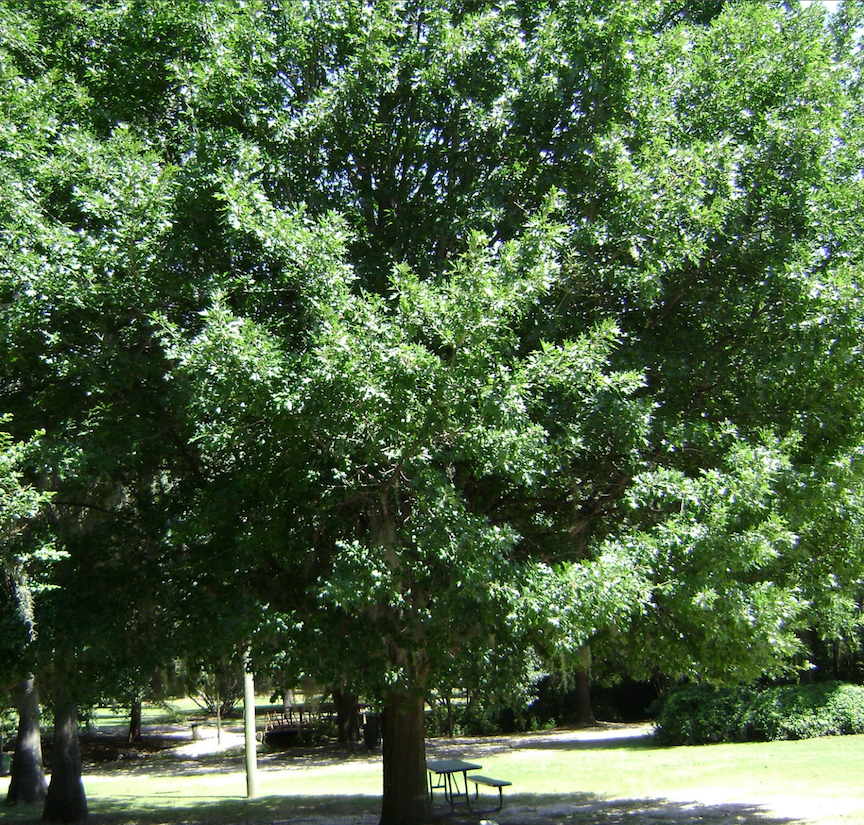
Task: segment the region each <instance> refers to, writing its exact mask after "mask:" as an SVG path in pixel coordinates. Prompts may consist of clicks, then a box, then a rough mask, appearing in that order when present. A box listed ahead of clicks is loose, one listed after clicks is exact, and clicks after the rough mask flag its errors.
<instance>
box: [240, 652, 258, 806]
mask: <svg viewBox="0 0 864 825" xmlns="http://www.w3.org/2000/svg"><path fill="white" fill-rule="evenodd" d="M243 737H244V743H245V754H246V796H247V797H248V798H249V799H254V798H255V797H256V796H258V778H257V777H258V740H257V739H256V738H255V675H254V673H253V672H252V650H251V648H247V650H246V653H245V655H244V656H243Z"/></svg>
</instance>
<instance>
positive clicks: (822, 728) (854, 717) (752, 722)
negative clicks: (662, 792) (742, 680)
mask: <svg viewBox="0 0 864 825" xmlns="http://www.w3.org/2000/svg"><path fill="white" fill-rule="evenodd" d="M853 733H864V687H862V686H860V685H851V684H844V683H841V682H822V683H818V684H801V685H784V686H781V687H773V688H765V689H764V690H755V689H750V688H743V687H742V688H715V687H713V686H711V685H700V686H698V687H692V688H687V689H684V690H680V691H678V692H676V693H673V694H672V695H671V696H670V697H669V700H668V701H667V702H666V704H665V705H664V707H663V710H662V712H661V713H660V716H659V717H658V719H657V730H656V734H655V735H656V737H657V740H658V741H659V742H661V743H663V744H664V745H705V744H709V743H712V742H768V741H772V740H775V739H812V738H814V737H817V736H840V735H843V734H853Z"/></svg>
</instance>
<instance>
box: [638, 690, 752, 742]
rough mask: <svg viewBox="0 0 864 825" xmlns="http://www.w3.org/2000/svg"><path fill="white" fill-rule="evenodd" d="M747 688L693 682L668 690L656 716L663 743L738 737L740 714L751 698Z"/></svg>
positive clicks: (711, 740) (726, 740) (733, 739)
mask: <svg viewBox="0 0 864 825" xmlns="http://www.w3.org/2000/svg"><path fill="white" fill-rule="evenodd" d="M753 695H754V694H753V691H751V690H748V689H747V688H715V687H713V686H712V685H697V686H696V687H692V688H687V689H685V690H681V691H679V692H677V693H674V694H672V696H670V697H669V699H668V701H667V702H666V704H665V706H664V707H663V710H662V711H661V712H660V715H659V717H658V718H657V728H656V730H655V734H654V735H655V737H656V738H657V740H658V741H659V742H660V743H661V744H664V745H704V744H708V743H710V742H735V741H739V740H740V739H741V735H740V731H741V727H742V725H741V718H742V716H743V715H744V712H745V711H746V709H747V707H748V706H749V704H750V702H751V701H752V699H753Z"/></svg>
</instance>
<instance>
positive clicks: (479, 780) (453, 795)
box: [426, 759, 513, 813]
mask: <svg viewBox="0 0 864 825" xmlns="http://www.w3.org/2000/svg"><path fill="white" fill-rule="evenodd" d="M482 767H483V766H482V765H476V764H474V763H473V762H466V761H465V760H463V759H429V760H427V761H426V770H427V771H428V773H429V799H430V801H431V800H432V792H433V791H434V790H436V789H438V788H440V789H441V790H443V791H444V798H445V799H446V800H447V801H448V802H449V803H450V810H451V811H452V810H453V808H454V806H455V805H456V803H457V797H461V796H462V795H463V793H464V795H465V805H466V806H467V808H468V810H469V811H474V809H473V808H472V807H471V795H470V794H469V793H468V783H469V782H473V783H474V800H475V801H476V800H477V799H478V798H479V794H480V786H481V785H486V786H488V787H490V788H497V789H498V807H497V808H492V809H490V812H491V811H500V810H501V808H502V807H503V805H504V793H503V791H504V788H506V787H507V786H508V785H512V784H513V783H512V782H509V781H508V780H506V779H493V778H492V777H491V776H481V775H480V774H476V773H472V774H469V773H468V771H479V770H481V769H482ZM460 773H461V774H462V789H460V787H459V780H458V775H459V774H460ZM433 774H437V776H436V777H435V778H436V780H437V781H436V782H434V783H433V776H432V775H433ZM460 801H461V800H460ZM474 812H475V813H479V812H478V811H474Z"/></svg>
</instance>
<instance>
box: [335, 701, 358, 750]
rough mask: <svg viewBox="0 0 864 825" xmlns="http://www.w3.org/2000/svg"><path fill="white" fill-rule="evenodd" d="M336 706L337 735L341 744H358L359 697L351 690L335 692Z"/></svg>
mask: <svg viewBox="0 0 864 825" xmlns="http://www.w3.org/2000/svg"><path fill="white" fill-rule="evenodd" d="M333 704H334V705H336V734H337V739H338V740H339V741H340V742H356V741H357V740H358V739H359V738H360V704H359V697H358V696H357V694H356V693H354V692H353V691H352V690H351V689H350V688H337V689H335V690H334V691H333Z"/></svg>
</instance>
